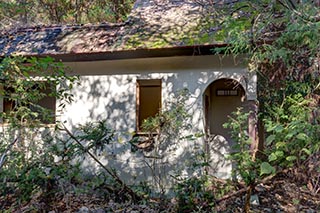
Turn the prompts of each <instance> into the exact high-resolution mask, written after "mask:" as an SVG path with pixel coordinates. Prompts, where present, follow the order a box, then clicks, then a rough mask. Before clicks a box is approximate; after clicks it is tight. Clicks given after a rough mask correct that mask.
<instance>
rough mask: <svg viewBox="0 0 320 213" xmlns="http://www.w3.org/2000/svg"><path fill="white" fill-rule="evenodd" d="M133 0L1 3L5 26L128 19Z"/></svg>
mask: <svg viewBox="0 0 320 213" xmlns="http://www.w3.org/2000/svg"><path fill="white" fill-rule="evenodd" d="M133 3H134V1H133V0H108V1H106V0H90V1H84V0H77V1H73V0H57V1H52V0H13V1H8V2H0V20H1V21H2V26H1V27H3V28H6V27H11V26H12V25H14V26H16V25H19V24H21V25H26V24H28V25H39V24H47V25H48V24H66V23H69V24H74V23H78V24H83V23H97V22H121V21H125V20H126V18H127V15H128V13H129V12H130V11H131V8H132V5H133Z"/></svg>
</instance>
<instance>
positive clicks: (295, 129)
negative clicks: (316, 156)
mask: <svg viewBox="0 0 320 213" xmlns="http://www.w3.org/2000/svg"><path fill="white" fill-rule="evenodd" d="M286 85H287V86H286V88H284V90H283V91H282V94H283V96H282V97H283V99H282V102H274V104H273V105H270V106H269V107H268V109H267V110H266V111H267V112H268V116H265V119H264V121H265V126H266V131H267V135H268V137H267V139H266V146H267V148H268V149H267V150H266V153H268V160H269V162H270V163H272V164H273V165H275V166H276V165H277V166H278V167H280V168H287V167H292V166H300V165H301V164H302V163H303V162H304V161H305V160H306V159H307V158H308V157H309V156H310V155H311V154H313V153H316V152H318V151H319V150H320V130H319V117H313V116H312V112H316V111H318V110H319V108H318V106H313V105H312V104H311V100H310V99H306V98H305V97H306V94H305V92H308V90H309V89H310V86H311V84H310V83H309V82H308V83H305V85H304V84H303V83H300V84H299V85H300V89H298V88H296V85H295V83H290V82H289V83H287V84H286ZM292 89H294V92H292ZM299 90H300V91H299ZM277 93H279V92H277Z"/></svg>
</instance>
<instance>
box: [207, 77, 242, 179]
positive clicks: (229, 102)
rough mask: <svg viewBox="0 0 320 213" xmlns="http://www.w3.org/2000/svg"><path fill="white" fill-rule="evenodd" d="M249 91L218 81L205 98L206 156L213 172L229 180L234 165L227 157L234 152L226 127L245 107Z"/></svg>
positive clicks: (236, 82) (211, 86)
mask: <svg viewBox="0 0 320 213" xmlns="http://www.w3.org/2000/svg"><path fill="white" fill-rule="evenodd" d="M245 97H246V96H245V90H244V88H243V87H242V85H241V84H240V83H239V82H238V81H236V80H233V79H227V78H223V79H218V80H216V81H214V82H212V83H211V84H210V85H209V86H208V87H207V88H206V90H205V92H204V94H203V105H204V119H205V132H206V138H207V139H206V144H205V148H206V152H207V154H208V157H209V160H210V161H211V169H210V170H211V171H212V172H213V173H219V174H221V176H222V177H223V176H224V175H225V176H228V175H229V173H230V170H231V163H230V162H229V161H227V160H226V158H225V155H226V154H228V153H229V152H230V151H231V148H232V144H233V143H232V139H231V135H230V130H228V129H225V128H224V127H223V124H224V123H226V122H227V121H228V116H229V115H231V114H232V112H234V111H236V110H237V108H238V107H241V106H244V101H245Z"/></svg>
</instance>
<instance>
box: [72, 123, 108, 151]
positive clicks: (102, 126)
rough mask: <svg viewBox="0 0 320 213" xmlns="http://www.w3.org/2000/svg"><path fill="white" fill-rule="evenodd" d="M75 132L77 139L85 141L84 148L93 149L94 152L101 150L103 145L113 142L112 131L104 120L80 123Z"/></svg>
mask: <svg viewBox="0 0 320 213" xmlns="http://www.w3.org/2000/svg"><path fill="white" fill-rule="evenodd" d="M78 129H79V130H80V131H78V132H77V138H78V139H79V141H87V142H88V143H89V144H88V145H87V147H86V149H87V150H90V149H93V150H94V151H95V152H96V153H97V152H98V151H100V152H101V151H103V149H104V147H105V145H108V144H110V143H111V142H114V131H113V130H112V129H110V128H109V127H108V126H107V122H106V120H101V121H98V122H88V123H86V124H85V125H80V127H79V128H78Z"/></svg>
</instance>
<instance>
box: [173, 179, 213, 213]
mask: <svg viewBox="0 0 320 213" xmlns="http://www.w3.org/2000/svg"><path fill="white" fill-rule="evenodd" d="M210 185H211V183H210V180H209V179H208V176H202V177H199V178H197V177H193V178H188V179H185V180H184V181H181V182H180V183H178V184H177V185H176V187H175V193H176V197H177V199H178V212H211V211H214V205H215V203H214V201H215V195H214V193H213V191H212V190H210Z"/></svg>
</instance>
